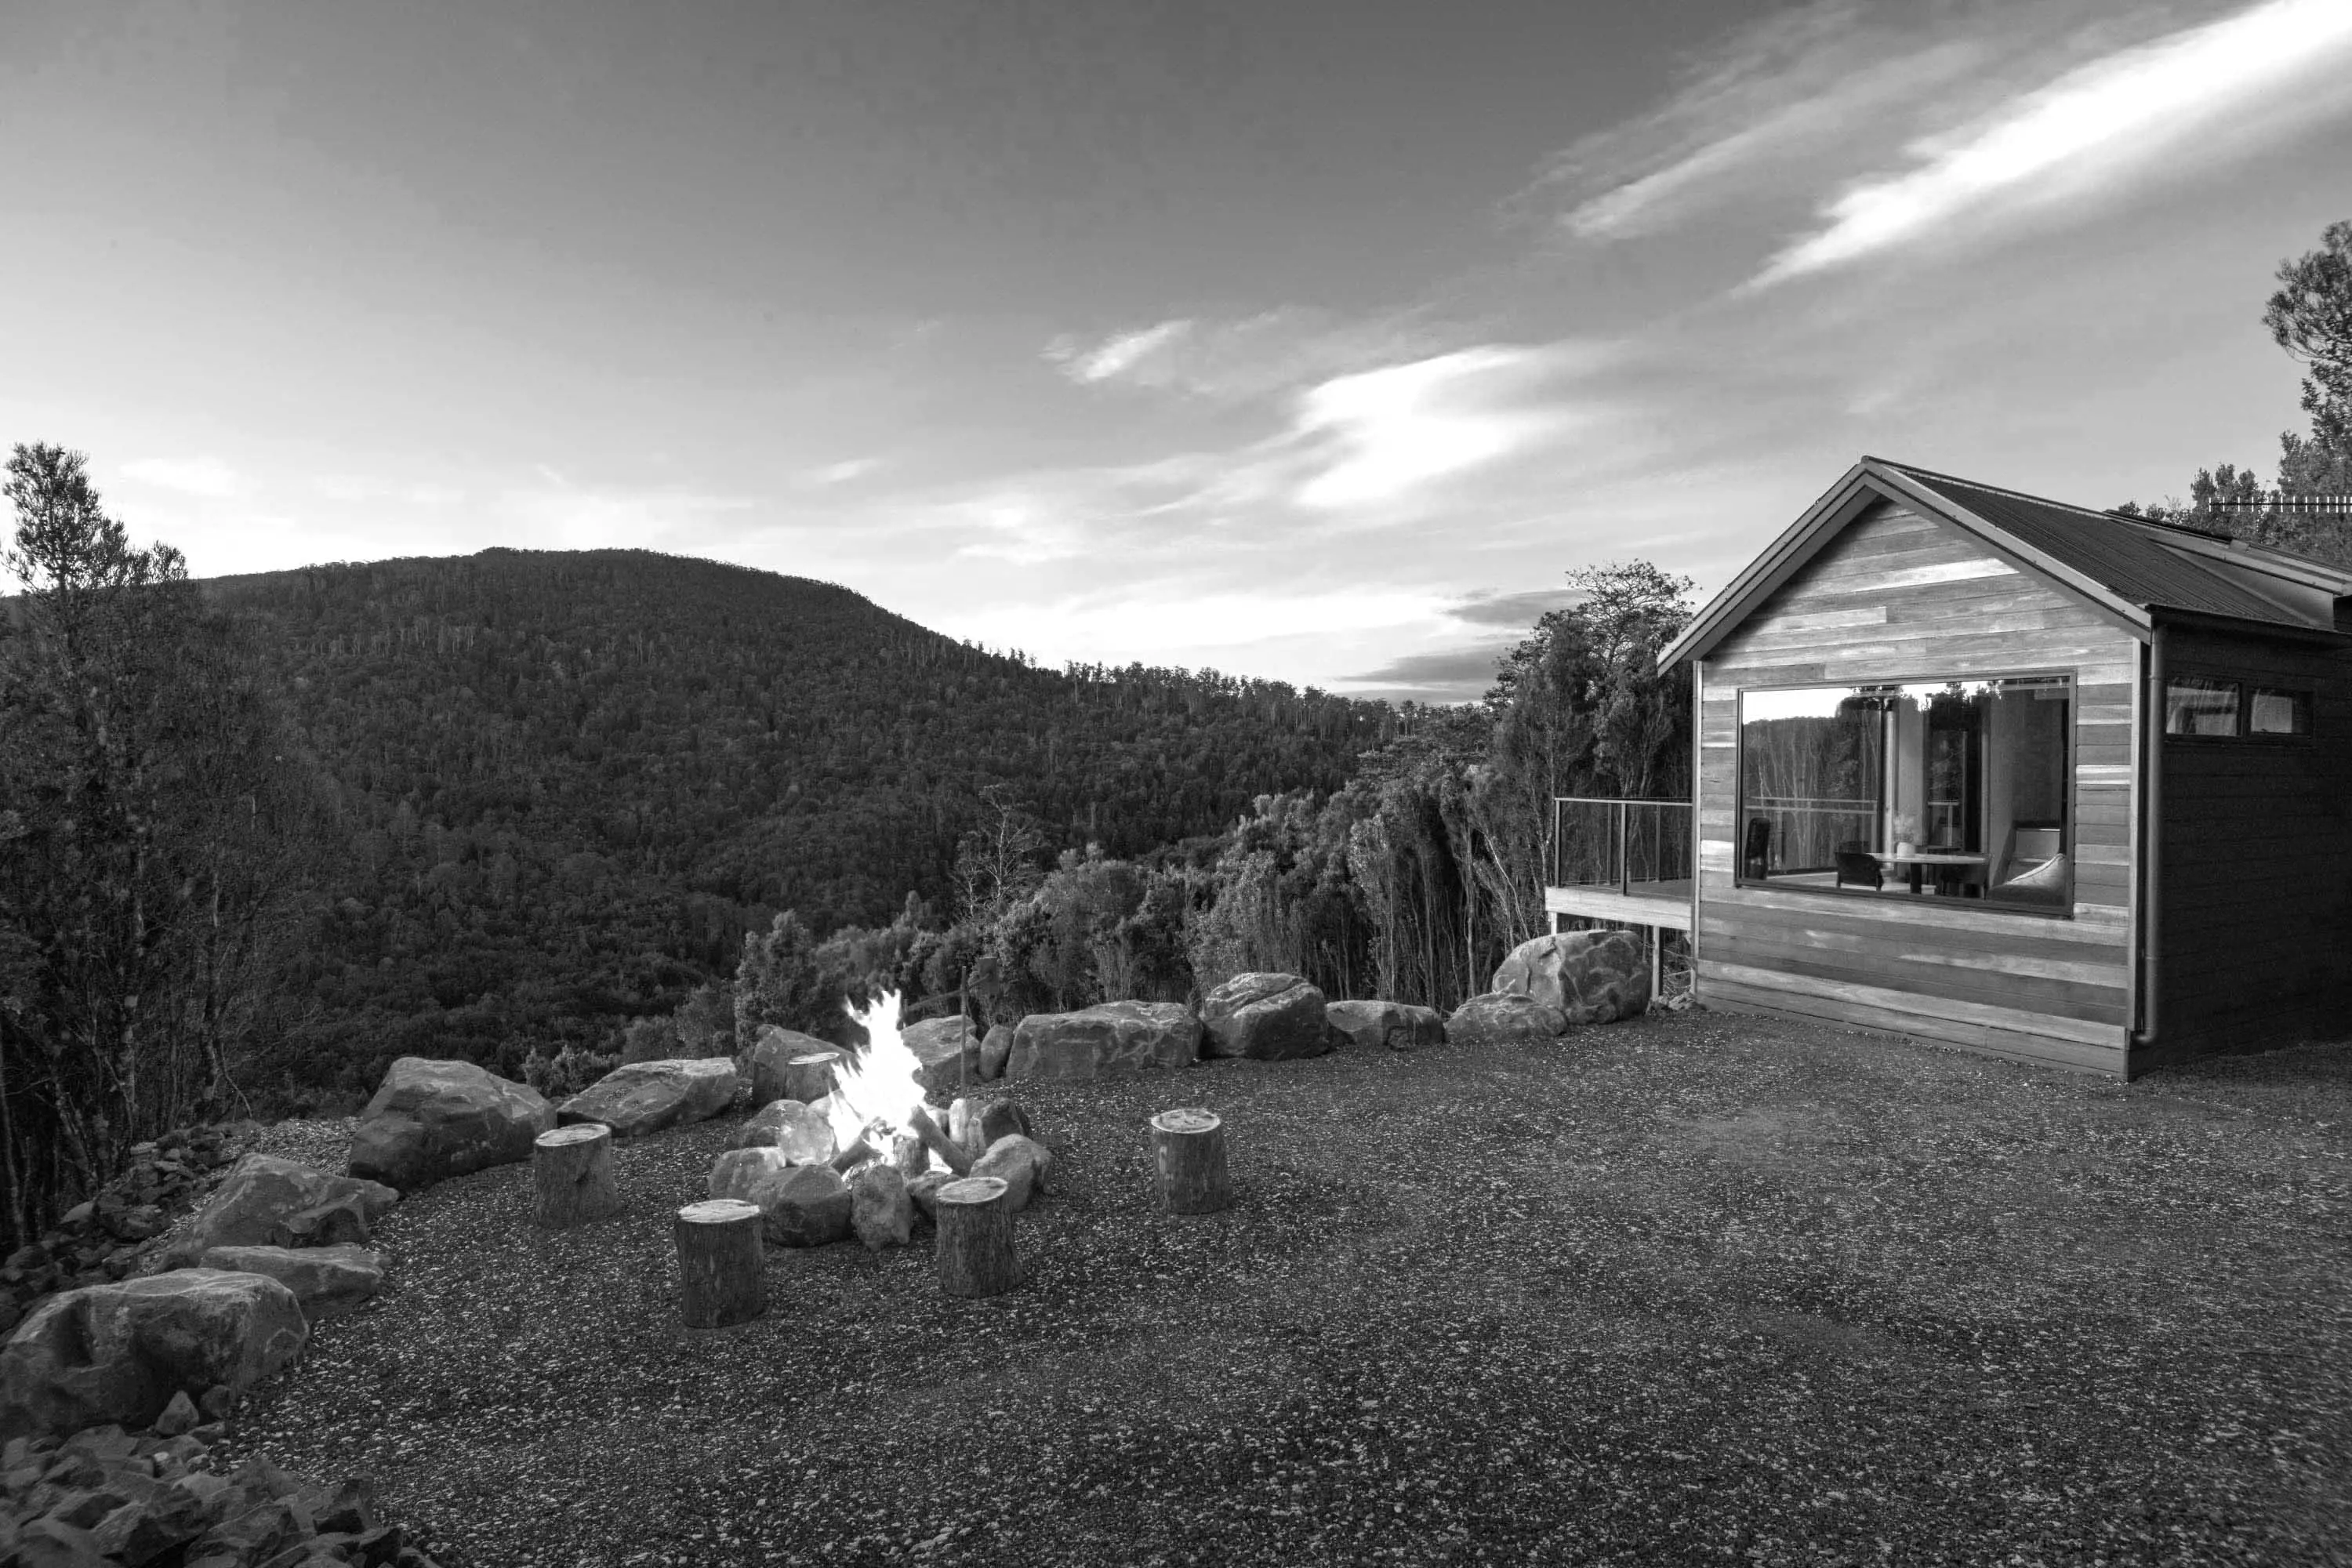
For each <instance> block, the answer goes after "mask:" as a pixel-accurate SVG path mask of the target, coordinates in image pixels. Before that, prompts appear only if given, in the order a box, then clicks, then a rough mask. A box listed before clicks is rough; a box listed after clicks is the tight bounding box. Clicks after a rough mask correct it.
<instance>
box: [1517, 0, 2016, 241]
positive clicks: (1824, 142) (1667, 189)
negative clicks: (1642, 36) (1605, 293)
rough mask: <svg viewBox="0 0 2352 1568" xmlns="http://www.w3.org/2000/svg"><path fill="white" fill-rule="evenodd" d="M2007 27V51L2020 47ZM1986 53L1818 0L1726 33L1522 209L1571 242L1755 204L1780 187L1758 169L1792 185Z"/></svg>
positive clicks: (1558, 169)
mask: <svg viewBox="0 0 2352 1568" xmlns="http://www.w3.org/2000/svg"><path fill="white" fill-rule="evenodd" d="M2014 31H2016V30H2015V29H2012V37H2011V47H2015V45H2016V44H2017V43H2019V42H2022V41H2025V40H2021V39H2018V38H2016V37H2014V36H2013V34H2014ZM1994 52H1995V51H1994V47H1993V45H1992V44H1991V43H1990V42H1989V41H1988V40H1987V39H1984V38H1982V37H1968V36H1952V35H1945V34H1926V35H1923V34H1920V33H1917V32H1915V31H1911V30H1908V29H1907V28H1906V27H1902V26H1890V25H1888V24H1887V23H1885V22H1884V21H1882V20H1879V19H1877V18H1876V17H1874V16H1873V15H1872V13H1871V12H1870V10H1869V9H1868V8H1867V7H1866V6H1865V5H1863V4H1861V3H1860V0H1815V3H1813V4H1811V5H1799V6H1796V7H1794V8H1792V9H1790V10H1787V11H1783V12H1780V13H1776V14H1774V15H1772V16H1768V17H1766V18H1765V19H1763V20H1762V21H1759V22H1756V23H1753V24H1750V25H1749V26H1746V27H1743V28H1740V29H1739V30H1738V31H1736V32H1734V33H1733V34H1732V35H1731V36H1730V37H1727V38H1726V39H1725V40H1723V41H1722V42H1721V43H1720V44H1718V45H1717V47H1715V48H1714V49H1713V50H1711V51H1710V52H1709V53H1708V54H1707V56H1706V57H1705V58H1702V59H1700V60H1698V61H1697V62H1696V63H1695V64H1694V65H1693V66H1692V67H1691V68H1689V69H1688V70H1686V71H1685V73H1684V77H1683V79H1682V81H1681V82H1680V84H1679V85H1678V87H1677V89H1675V91H1674V92H1673V93H1672V94H1670V95H1669V96H1668V98H1667V99H1666V100H1665V101H1664V103H1663V104H1661V105H1660V106H1659V107H1658V108H1657V109H1655V110H1652V111H1651V112H1649V113H1646V114H1643V115H1641V116H1638V117H1636V118H1635V119H1633V120H1631V121H1626V122H1624V123H1623V124H1621V125H1615V126H1612V127H1610V128H1608V129H1607V130H1604V131H1601V132H1595V133H1593V134H1591V135H1589V136H1586V137H1584V138H1583V139H1581V140H1580V141H1579V142H1576V143H1575V144H1574V145H1572V146H1570V147H1569V148H1568V149H1567V150H1566V151H1565V152H1563V153H1559V155H1558V156H1557V157H1556V158H1554V159H1553V160H1552V161H1551V162H1550V163H1549V165H1548V166H1547V167H1546V168H1545V170H1544V171H1543V173H1542V174H1541V176H1540V177H1539V178H1538V181H1537V183H1536V184H1535V185H1534V187H1533V188H1532V189H1531V190H1529V191H1528V192H1527V193H1525V194H1523V195H1522V196H1521V197H1520V198H1519V204H1518V205H1521V206H1522V207H1529V206H1532V207H1535V208H1537V209H1538V210H1540V211H1542V212H1543V213H1545V214H1546V215H1547V216H1552V218H1553V221H1556V222H1557V224H1558V225H1559V227H1560V229H1561V230H1563V231H1564V232H1566V233H1567V234H1569V235H1570V236H1572V237H1576V238H1579V239H1585V240H1621V239H1629V238H1633V237H1639V236H1642V235H1645V234H1652V233H1655V232H1657V231H1659V230H1662V229H1664V228H1666V227H1669V226H1672V225H1674V224H1675V223H1678V222H1680V221H1683V220H1685V219H1686V218H1688V217H1689V216H1692V215H1693V214H1695V213H1698V212H1701V211H1706V210H1711V209H1714V208H1717V207H1719V206H1723V205H1730V204H1734V203H1741V202H1750V201H1754V200H1758V199H1760V198H1765V197H1768V196H1769V195H1771V194H1772V192H1773V191H1774V188H1775V185H1776V183H1777V182H1776V181H1775V180H1772V179H1769V178H1767V179H1759V174H1779V175H1780V176H1781V177H1782V178H1786V177H1788V176H1789V175H1790V174H1794V173H1795V172H1796V171H1798V170H1799V169H1801V167H1802V166H1803V164H1804V163H1805V161H1806V160H1809V159H1811V158H1812V157H1815V156H1817V155H1819V154H1821V153H1824V152H1827V151H1830V150H1832V149H1834V148H1836V147H1838V146H1839V145H1840V144H1841V143H1842V142H1844V141H1845V140H1846V139H1847V138H1849V137H1851V136H1852V134H1853V131H1854V129H1855V127H1856V126H1857V125H1858V124H1861V123H1863V122H1864V121H1869V120H1874V119H1876V118H1878V117H1880V116H1881V115H1883V114H1884V113H1885V112H1886V111H1887V110H1892V109H1895V108H1898V107H1901V106H1904V105H1906V104H1909V105H1916V104H1918V103H1920V102H1922V101H1924V100H1930V99H1931V98H1932V96H1933V95H1935V94H1937V93H1939V92H1943V91H1947V90H1949V89H1952V88H1954V87H1956V86H1960V85H1964V84H1965V83H1967V82H1968V81H1969V78H1970V76H1971V73H1973V72H1977V71H1979V70H1981V69H1982V68H1984V67H1985V66H1986V64H1987V62H1988V60H1989V59H1990V57H1991V56H1992V55H1993V53H1994Z"/></svg>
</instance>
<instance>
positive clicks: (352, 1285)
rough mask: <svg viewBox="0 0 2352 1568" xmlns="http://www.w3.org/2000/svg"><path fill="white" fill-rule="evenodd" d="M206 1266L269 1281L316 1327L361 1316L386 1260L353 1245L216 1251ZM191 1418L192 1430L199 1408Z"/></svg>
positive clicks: (380, 1279) (380, 1282) (379, 1281)
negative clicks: (348, 1314) (286, 1292)
mask: <svg viewBox="0 0 2352 1568" xmlns="http://www.w3.org/2000/svg"><path fill="white" fill-rule="evenodd" d="M202 1263H203V1267H205V1268H226V1269H231V1270H235V1271H236V1272H240V1273H245V1274H266V1275H268V1277H269V1278H270V1279H275V1280H277V1281H278V1283H279V1284H281V1285H283V1286H285V1287H286V1288H287V1289H289V1290H291V1291H293V1292H294V1299H295V1300H298V1301H299V1302H301V1303H302V1316H303V1317H304V1318H305V1319H306V1320H307V1321H310V1322H313V1323H315V1322H318V1321H320V1320H321V1319H324V1318H338V1317H341V1316H342V1315H343V1314H344V1313H345V1312H352V1311H357V1310H359V1309H360V1307H361V1306H362V1305H363V1304H364V1303H366V1302H368V1301H370V1300H373V1299H374V1297H375V1293H376V1292H377V1291H378V1290H380V1289H383V1254H382V1253H377V1252H371V1251H369V1250H368V1249H367V1248H366V1247H358V1246H353V1245H351V1244H349V1243H345V1244H341V1245H338V1246H332V1247H299V1248H297V1247H213V1248H211V1249H210V1250H208V1251H207V1252H205V1256H204V1258H203V1259H202ZM188 1414H189V1416H190V1419H189V1422H188V1426H194V1425H195V1421H194V1415H195V1412H194V1407H191V1408H190V1410H189V1413H188ZM181 1430H182V1431H185V1430H187V1427H185V1426H184V1427H182V1428H181ZM165 1436H171V1434H169V1433H166V1434H165Z"/></svg>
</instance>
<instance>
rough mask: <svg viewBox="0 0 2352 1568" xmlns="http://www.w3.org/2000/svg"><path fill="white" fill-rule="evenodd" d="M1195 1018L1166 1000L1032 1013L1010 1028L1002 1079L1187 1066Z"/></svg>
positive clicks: (1195, 1046)
mask: <svg viewBox="0 0 2352 1568" xmlns="http://www.w3.org/2000/svg"><path fill="white" fill-rule="evenodd" d="M1200 1052H1201V1020H1200V1019H1198V1018H1196V1017H1194V1016H1192V1014H1191V1013H1190V1012H1189V1011H1187V1010H1186V1009H1185V1008H1183V1007H1181V1006H1180V1005H1177V1004H1175V1003H1172V1002H1105V1003H1103V1004H1101V1005H1098V1006H1093V1007H1088V1008H1087V1009H1086V1010H1084V1011H1083V1012H1077V1013H1034V1014H1032V1015H1030V1016H1028V1017H1026V1018H1024V1019H1022V1020H1021V1025H1020V1026H1019V1027H1018V1028H1016V1029H1014V1030H1013V1049H1012V1053H1011V1055H1010V1056H1009V1057H1008V1058H1006V1060H1005V1064H1004V1076H1005V1077H1006V1078H1008V1079H1024V1078H1034V1079H1092V1078H1100V1077H1102V1076H1103V1075H1105V1074H1106V1073H1118V1072H1135V1071H1140V1070H1144V1069H1148V1068H1181V1067H1190V1066H1191V1065H1192V1063H1193V1061H1194V1060H1196V1059H1197V1058H1199V1056H1200Z"/></svg>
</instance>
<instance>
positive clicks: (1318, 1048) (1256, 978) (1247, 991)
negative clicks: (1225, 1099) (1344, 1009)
mask: <svg viewBox="0 0 2352 1568" xmlns="http://www.w3.org/2000/svg"><path fill="white" fill-rule="evenodd" d="M1201 1029H1202V1040H1201V1054H1202V1056H1204V1057H1244V1058H1248V1059H1249V1060H1251V1061H1259V1062H1282V1061H1291V1060H1295V1059H1296V1058H1299V1057H1319V1056H1321V1055H1322V1054H1323V1053H1324V1052H1326V1051H1328V1050H1329V1049H1330V1048H1331V1034H1330V1029H1329V1027H1328V1025H1327V1024H1326V1023H1325V1022H1324V1018H1323V993H1322V992H1320V991H1318V990H1317V989H1316V988H1315V987H1314V986H1312V985H1309V984H1307V982H1306V981H1304V980H1302V979H1300V978H1299V977H1298V976H1297V975H1296V974H1236V975H1234V977H1233V978H1232V979H1231V980H1228V981H1226V982H1225V983H1224V984H1223V985H1220V986H1218V987H1217V988H1216V989H1215V990H1213V991H1212V992H1210V993H1209V994H1208V995H1207V997H1206V998H1204V999H1203V1000H1202V1003H1201Z"/></svg>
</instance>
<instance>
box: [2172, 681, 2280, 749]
mask: <svg viewBox="0 0 2352 1568" xmlns="http://www.w3.org/2000/svg"><path fill="white" fill-rule="evenodd" d="M2177 680H2204V681H2210V682H2212V683H2213V684H2215V685H2217V686H2227V687H2229V688H2231V689H2232V690H2234V691H2235V692H2236V693H2237V694H2238V727H2237V728H2236V729H2235V730H2234V731H2231V732H2230V733H2228V734H2226V735H2217V734H2212V733H2199V732H2197V731H2189V730H2175V729H2173V728H2172V727H2171V722H2170V721H2171V716H2172V686H2173V683H2174V682H2175V681H2177ZM2258 691H2267V692H2275V693H2277V694H2279V695H2281V696H2284V697H2292V698H2294V700H2296V702H2297V704H2298V705H2299V706H2300V708H2301V710H2302V712H2303V717H2304V727H2303V729H2302V730H2300V731H2278V730H2257V729H2255V728H2254V694H2255V693H2256V692H2258ZM2159 703H2160V708H2159V714H2160V718H2161V720H2162V721H2163V723H2164V728H2163V731H2162V733H2163V736H2164V743H2165V744H2166V745H2168V746H2170V745H2175V744H2179V743H2182V742H2186V743H2187V744H2189V745H2192V746H2243V745H2248V744H2252V745H2256V746H2302V745H2309V744H2310V743H2311V742H2312V740H2313V738H2314V736H2315V734H2316V733H2317V731H2318V729H2319V699H2318V691H2317V689H2316V688H2314V687H2310V686H2303V685H2298V684H2295V683H2294V682H2292V681H2281V680H2275V679H2264V678H2258V677H2253V676H2247V675H2240V674H2234V673H2231V672H2230V671H2227V670H2220V669H2213V668H2199V667H2196V666H2190V667H2189V668H2186V669H2168V670H2166V671H2165V672H2164V690H2163V692H2162V694H2161V696H2160V698H2159Z"/></svg>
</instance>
